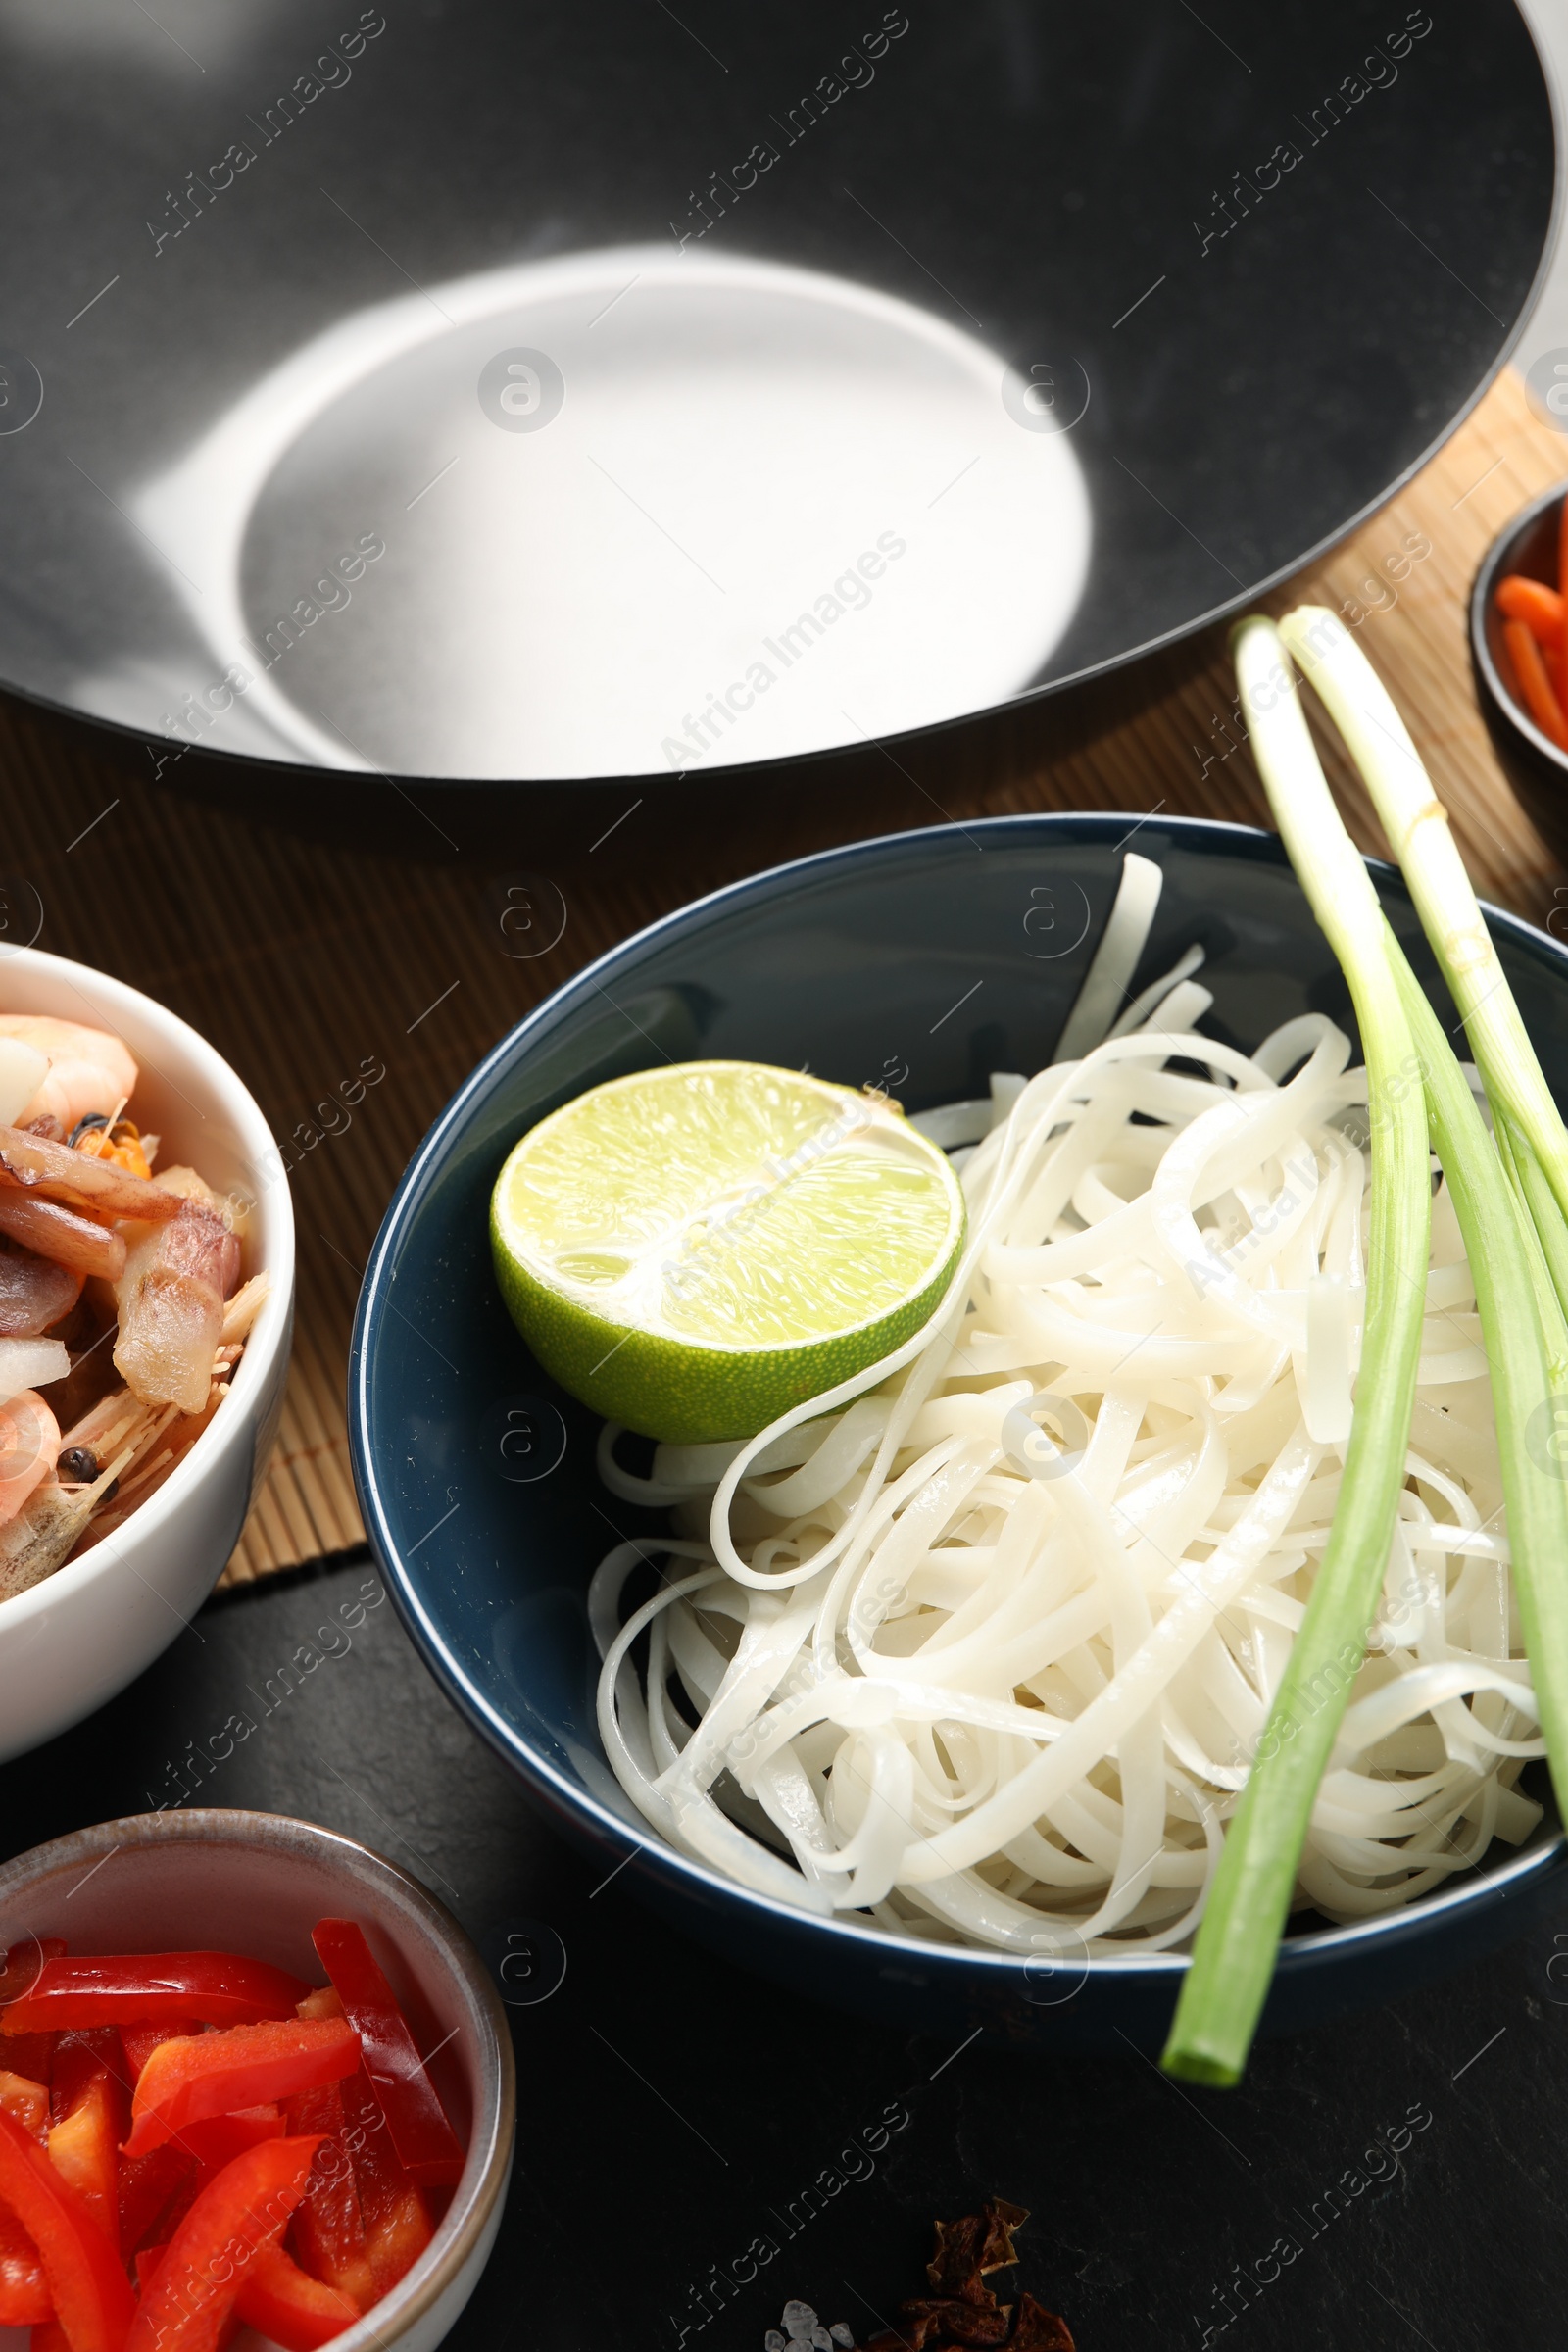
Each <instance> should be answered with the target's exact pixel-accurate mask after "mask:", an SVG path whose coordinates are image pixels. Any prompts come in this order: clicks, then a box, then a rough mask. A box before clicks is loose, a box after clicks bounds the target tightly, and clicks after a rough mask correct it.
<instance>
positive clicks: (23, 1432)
mask: <svg viewBox="0 0 1568 2352" xmlns="http://www.w3.org/2000/svg"><path fill="white" fill-rule="evenodd" d="M59 1458H60V1424H59V1422H58V1421H57V1420H56V1419H55V1417H54V1415H53V1413H52V1412H51V1411H50V1410H49V1407H48V1406H47V1405H46V1404H45V1402H44V1400H43V1398H42V1397H40V1396H39V1394H38V1392H37V1390H36V1389H24V1390H23V1392H22V1394H21V1396H20V1397H12V1398H11V1400H10V1402H9V1403H7V1404H4V1405H0V1527H4V1526H6V1525H8V1524H9V1522H10V1521H11V1520H13V1519H14V1518H15V1517H16V1515H17V1513H18V1512H19V1511H20V1510H21V1508H22V1506H23V1504H24V1503H25V1501H26V1499H27V1497H28V1495H31V1493H32V1492H33V1489H34V1488H35V1487H41V1486H42V1484H43V1482H44V1480H45V1479H46V1478H50V1477H52V1476H53V1474H54V1467H55V1464H56V1462H57V1461H58V1460H59Z"/></svg>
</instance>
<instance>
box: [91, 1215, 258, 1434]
mask: <svg viewBox="0 0 1568 2352" xmlns="http://www.w3.org/2000/svg"><path fill="white" fill-rule="evenodd" d="M173 1172H174V1171H171V1173H173ZM148 1189H149V1190H156V1187H149V1188H148ZM165 1197H166V1198H169V1196H167V1195H166V1196H165ZM176 1208H177V1212H178V1213H177V1214H176V1215H175V1216H174V1217H173V1218H172V1219H171V1220H170V1221H169V1222H168V1223H167V1224H160V1225H154V1226H143V1227H142V1229H141V1232H140V1234H139V1235H138V1234H136V1233H135V1232H134V1230H132V1232H131V1233H129V1234H127V1236H126V1240H127V1243H128V1245H129V1246H128V1248H127V1250H126V1252H125V1271H124V1273H123V1275H122V1276H121V1278H120V1280H119V1282H118V1283H117V1284H116V1285H115V1301H116V1304H117V1306H118V1307H119V1310H120V1337H119V1340H118V1341H117V1342H116V1345H115V1367H116V1369H117V1371H118V1372H119V1373H120V1376H121V1378H122V1379H123V1381H124V1383H125V1385H126V1387H127V1388H128V1389H129V1390H130V1392H131V1395H132V1396H133V1397H140V1398H141V1400H142V1402H143V1403H145V1404H177V1405H178V1406H179V1408H180V1410H181V1412H185V1413H199V1412H200V1411H201V1410H202V1408H203V1406H204V1405H205V1404H206V1402H207V1392H208V1388H209V1386H210V1384H211V1380H212V1370H213V1355H214V1352H215V1350H216V1349H217V1348H218V1346H219V1343H220V1341H221V1336H222V1329H223V1301H224V1299H226V1298H227V1296H228V1294H229V1292H230V1291H231V1290H232V1289H233V1288H234V1285H235V1283H236V1282H237V1281H238V1280H239V1243H238V1242H237V1241H236V1240H235V1238H234V1236H233V1234H232V1233H230V1231H229V1230H228V1227H227V1226H226V1225H225V1224H224V1223H223V1220H222V1218H221V1217H220V1216H218V1215H216V1214H215V1213H214V1211H213V1210H212V1209H210V1208H208V1207H206V1206H205V1205H204V1204H203V1203H202V1202H201V1201H191V1200H187V1201H178V1200H176Z"/></svg>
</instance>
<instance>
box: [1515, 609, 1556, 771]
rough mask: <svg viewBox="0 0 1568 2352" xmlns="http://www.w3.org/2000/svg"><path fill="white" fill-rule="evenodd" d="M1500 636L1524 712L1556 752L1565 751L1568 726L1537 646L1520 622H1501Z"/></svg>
mask: <svg viewBox="0 0 1568 2352" xmlns="http://www.w3.org/2000/svg"><path fill="white" fill-rule="evenodd" d="M1502 634H1503V638H1504V641H1505V643H1506V644H1507V648H1508V659H1509V661H1510V662H1512V663H1513V674H1514V676H1515V678H1516V679H1517V681H1518V685H1519V692H1520V695H1521V697H1522V699H1523V702H1524V706H1525V709H1526V710H1527V711H1529V713H1530V715H1531V717H1532V718H1533V719H1534V720H1535V722H1536V724H1537V726H1538V727H1539V728H1540V729H1541V732H1542V733H1543V735H1548V736H1549V737H1550V738H1551V740H1552V742H1553V743H1554V744H1555V745H1556V746H1557V748H1558V750H1559V751H1562V752H1568V726H1565V725H1564V723H1563V715H1562V705H1561V704H1560V703H1559V702H1558V700H1557V697H1556V694H1555V692H1554V690H1553V688H1552V683H1551V680H1550V678H1549V677H1548V676H1547V674H1546V664H1545V662H1544V660H1543V659H1542V653H1541V648H1540V646H1539V645H1538V644H1537V643H1536V640H1535V638H1534V637H1533V636H1532V635H1531V633H1530V631H1529V629H1528V628H1527V627H1526V626H1525V624H1524V622H1523V621H1522V620H1505V621H1504V622H1503V624H1502Z"/></svg>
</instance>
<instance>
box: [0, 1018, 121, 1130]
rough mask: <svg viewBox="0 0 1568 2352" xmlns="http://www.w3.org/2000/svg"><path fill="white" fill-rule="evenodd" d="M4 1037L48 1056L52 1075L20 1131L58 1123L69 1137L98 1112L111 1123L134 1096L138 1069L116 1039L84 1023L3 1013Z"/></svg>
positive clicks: (19, 1122) (22, 1119)
mask: <svg viewBox="0 0 1568 2352" xmlns="http://www.w3.org/2000/svg"><path fill="white" fill-rule="evenodd" d="M0 1037H15V1038H20V1039H21V1041H22V1043H23V1044H24V1045H26V1046H31V1047H32V1048H33V1049H34V1050H35V1051H36V1052H37V1053H39V1054H45V1055H47V1057H48V1062H49V1071H48V1075H47V1076H46V1077H45V1079H44V1081H43V1083H42V1085H41V1086H40V1087H39V1089H38V1091H37V1093H36V1094H35V1095H34V1096H33V1098H32V1100H31V1102H30V1103H26V1104H25V1105H24V1107H23V1110H22V1112H21V1114H20V1115H19V1117H18V1120H17V1125H18V1126H19V1127H22V1126H25V1125H26V1123H27V1121H28V1120H29V1119H43V1118H54V1119H58V1120H59V1121H60V1124H61V1126H62V1127H63V1128H64V1129H65V1131H66V1133H67V1134H68V1135H69V1134H70V1133H71V1131H72V1129H73V1127H74V1126H75V1124H76V1122H77V1120H78V1119H84V1118H86V1117H87V1116H88V1114H89V1113H90V1112H93V1111H97V1112H99V1113H100V1114H101V1115H102V1116H103V1117H105V1118H108V1117H110V1116H111V1115H112V1114H113V1113H114V1112H115V1111H117V1110H118V1109H119V1108H120V1106H121V1104H122V1103H128V1102H129V1100H130V1098H131V1096H132V1095H133V1094H134V1093H135V1091H136V1077H137V1071H136V1064H135V1062H134V1061H133V1059H132V1058H131V1056H130V1054H128V1053H127V1052H126V1050H125V1048H124V1046H123V1044H122V1043H121V1041H120V1039H119V1038H118V1037H112V1036H111V1035H110V1033H109V1031H108V1030H107V1029H89V1028H86V1027H84V1026H83V1024H82V1023H81V1022H80V1021H57V1020H55V1019H54V1018H53V1016H52V1015H51V1014H49V1013H43V1012H0Z"/></svg>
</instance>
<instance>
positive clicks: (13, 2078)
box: [0, 2074, 49, 2140]
mask: <svg viewBox="0 0 1568 2352" xmlns="http://www.w3.org/2000/svg"><path fill="white" fill-rule="evenodd" d="M0 2107H3V2108H4V2109H5V2112H6V2114H7V2115H14V2116H15V2117H16V2119H17V2121H18V2123H19V2124H20V2125H21V2126H22V2129H23V2130H24V2131H30V2132H31V2134H32V2136H33V2138H34V2139H37V2140H41V2139H42V2138H43V2135H44V2131H45V2129H46V2128H47V2126H48V2122H49V2089H48V2085H47V2083H43V2082H28V2081H27V2078H26V2076H25V2075H8V2074H0Z"/></svg>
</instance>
